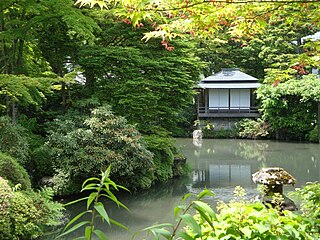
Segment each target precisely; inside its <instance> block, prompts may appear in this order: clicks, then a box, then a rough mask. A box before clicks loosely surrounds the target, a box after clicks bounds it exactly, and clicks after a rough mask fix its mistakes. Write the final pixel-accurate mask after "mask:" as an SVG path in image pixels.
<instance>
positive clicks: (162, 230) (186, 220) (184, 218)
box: [132, 189, 216, 240]
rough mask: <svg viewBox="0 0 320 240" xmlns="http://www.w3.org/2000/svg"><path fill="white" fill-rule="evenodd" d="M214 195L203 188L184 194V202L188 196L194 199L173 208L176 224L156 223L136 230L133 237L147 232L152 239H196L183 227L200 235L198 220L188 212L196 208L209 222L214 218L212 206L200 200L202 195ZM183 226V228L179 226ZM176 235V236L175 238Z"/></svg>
mask: <svg viewBox="0 0 320 240" xmlns="http://www.w3.org/2000/svg"><path fill="white" fill-rule="evenodd" d="M207 196H214V193H213V192H211V191H209V190H207V189H206V190H203V191H202V192H201V193H199V194H198V195H196V194H193V193H188V194H186V195H185V196H184V197H183V199H182V202H183V203H185V202H186V200H189V199H190V197H194V198H195V200H192V201H190V202H189V203H185V204H184V205H179V206H177V207H175V209H174V215H175V217H176V219H177V223H176V225H174V224H171V223H163V224H157V225H153V226H150V227H147V228H145V229H143V230H141V231H139V232H136V233H135V234H134V235H133V237H132V238H133V239H134V238H136V236H137V235H138V234H140V233H141V232H147V234H152V235H153V236H154V239H161V238H163V239H168V240H173V239H196V238H192V237H191V236H190V235H189V233H188V232H187V231H185V229H192V230H193V231H194V233H195V236H197V237H201V236H202V232H201V226H200V224H199V222H197V220H196V219H195V218H194V217H193V216H192V215H191V214H190V213H189V212H190V211H191V209H193V210H196V211H197V212H198V213H199V214H200V216H201V217H203V219H206V221H208V222H211V221H212V220H213V219H216V214H215V212H214V211H213V210H212V208H211V207H210V206H209V205H208V204H207V203H204V202H203V201H202V199H203V198H204V197H207ZM183 226H185V229H183V228H182V229H181V227H183ZM177 237H178V238H177Z"/></svg>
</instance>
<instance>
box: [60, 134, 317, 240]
mask: <svg viewBox="0 0 320 240" xmlns="http://www.w3.org/2000/svg"><path fill="white" fill-rule="evenodd" d="M176 145H177V147H178V148H179V149H180V150H181V152H182V153H183V154H184V155H186V156H187V163H188V164H189V165H190V167H191V169H192V172H191V173H190V176H189V177H186V178H183V179H176V180H172V181H170V182H168V183H166V184H160V185H157V186H154V187H153V188H151V189H149V190H148V191H144V192H141V193H139V194H135V195H123V196H120V197H119V199H120V201H122V202H123V203H124V204H125V205H126V206H127V207H128V208H129V209H130V211H129V212H128V211H126V210H124V209H118V208H117V207H116V206H114V205H113V204H111V203H107V206H106V209H107V210H108V213H109V216H110V217H111V218H113V219H115V220H116V221H118V222H120V223H122V224H124V225H125V226H126V227H128V228H129V230H130V231H125V230H122V229H121V228H119V227H111V228H104V229H105V230H106V233H107V236H108V237H109V239H110V240H128V239H131V237H132V235H133V234H134V233H135V232H136V231H138V230H141V229H143V228H145V227H148V226H151V225H153V224H156V223H165V222H171V223H174V217H173V209H174V207H175V206H177V205H178V204H179V203H180V200H181V198H182V196H184V195H185V194H186V193H189V192H193V193H199V192H201V190H203V189H204V188H208V189H210V190H212V191H214V192H215V194H216V196H215V197H212V198H208V199H206V201H207V202H208V203H209V204H211V205H212V206H214V205H215V203H216V202H217V201H219V200H223V201H228V200H229V199H231V198H232V195H233V190H234V187H235V186H239V185H240V186H242V187H243V188H244V189H245V190H246V192H247V194H248V196H249V197H255V196H256V195H258V191H257V186H256V184H254V183H253V182H252V180H251V175H252V174H253V173H255V172H256V171H258V170H259V169H261V168H262V167H282V168H284V169H285V170H286V171H288V172H289V173H290V174H291V175H293V176H294V177H295V178H296V179H297V184H296V186H295V187H300V186H303V185H304V184H305V183H306V182H314V181H319V180H320V145H319V144H304V143H287V142H275V141H252V140H239V139H237V140H235V139H204V140H203V141H202V142H201V143H199V142H193V140H192V139H177V140H176ZM292 190H294V187H292V186H288V187H286V188H285V191H292ZM84 208H85V206H81V205H77V206H73V207H70V208H69V210H70V212H71V214H72V212H80V211H83V210H84ZM99 225H100V224H99ZM98 227H99V228H100V229H101V228H102V226H98ZM77 236H79V235H77ZM75 237H76V236H75V235H74V236H72V235H70V236H69V238H66V239H73V238H75ZM135 239H137V240H141V239H150V238H148V237H146V236H145V233H141V234H139V235H138V236H137V237H136V238H135Z"/></svg>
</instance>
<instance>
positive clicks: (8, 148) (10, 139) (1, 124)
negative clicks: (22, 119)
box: [0, 116, 30, 166]
mask: <svg viewBox="0 0 320 240" xmlns="http://www.w3.org/2000/svg"><path fill="white" fill-rule="evenodd" d="M28 140H29V138H28V134H27V131H26V129H25V128H23V127H22V126H20V125H19V124H15V123H13V122H12V121H11V119H10V118H9V117H4V116H3V117H0V150H1V151H2V152H5V153H7V154H9V155H11V156H12V157H14V158H16V159H17V160H18V162H19V163H20V164H21V165H24V166H25V165H26V164H27V161H28V160H29V158H30V156H29V144H28V142H29V141H28Z"/></svg>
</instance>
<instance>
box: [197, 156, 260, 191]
mask: <svg viewBox="0 0 320 240" xmlns="http://www.w3.org/2000/svg"><path fill="white" fill-rule="evenodd" d="M219 162H221V163H219ZM219 162H218V163H208V165H207V166H201V167H200V168H202V169H204V170H202V169H196V170H194V171H193V183H194V186H206V187H229V186H231V187H235V186H238V185H240V186H243V187H245V186H251V185H254V183H253V182H252V180H251V177H252V174H253V173H254V172H255V171H257V169H258V168H259V166H258V165H259V163H258V162H254V163H253V162H252V161H251V162H250V163H248V162H246V161H242V160H238V161H223V162H222V161H219ZM255 163H256V164H255ZM252 165H254V166H252Z"/></svg>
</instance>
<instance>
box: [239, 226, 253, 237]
mask: <svg viewBox="0 0 320 240" xmlns="http://www.w3.org/2000/svg"><path fill="white" fill-rule="evenodd" d="M239 230H240V231H241V232H242V233H243V234H244V235H245V237H247V238H249V239H250V238H251V234H252V230H251V229H250V227H248V226H246V227H243V228H239Z"/></svg>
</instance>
